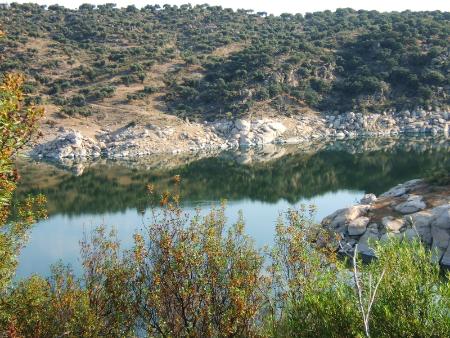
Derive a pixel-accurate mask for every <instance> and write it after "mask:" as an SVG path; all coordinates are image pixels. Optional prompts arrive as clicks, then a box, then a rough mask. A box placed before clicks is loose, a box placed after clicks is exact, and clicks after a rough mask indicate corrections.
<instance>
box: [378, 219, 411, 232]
mask: <svg viewBox="0 0 450 338" xmlns="http://www.w3.org/2000/svg"><path fill="white" fill-rule="evenodd" d="M381 223H382V224H383V226H384V228H385V229H386V230H387V231H392V232H399V231H400V229H401V228H403V227H404V226H405V225H406V221H405V220H404V219H401V218H394V217H392V216H385V217H383V219H382V220H381Z"/></svg>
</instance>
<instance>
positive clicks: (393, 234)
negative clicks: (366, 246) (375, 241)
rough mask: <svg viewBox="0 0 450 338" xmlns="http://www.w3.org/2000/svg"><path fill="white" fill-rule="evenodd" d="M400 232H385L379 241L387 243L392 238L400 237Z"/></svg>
mask: <svg viewBox="0 0 450 338" xmlns="http://www.w3.org/2000/svg"><path fill="white" fill-rule="evenodd" d="M401 237H402V234H400V233H396V232H386V233H385V234H383V235H382V236H381V238H380V242H381V243H387V242H389V241H390V240H392V239H394V238H401Z"/></svg>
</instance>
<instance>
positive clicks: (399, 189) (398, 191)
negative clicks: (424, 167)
mask: <svg viewBox="0 0 450 338" xmlns="http://www.w3.org/2000/svg"><path fill="white" fill-rule="evenodd" d="M422 182H423V180H421V179H416V180H411V181H407V182H405V183H403V184H399V185H397V186H395V187H393V188H392V189H390V190H388V191H387V192H385V193H384V194H381V195H380V197H399V196H402V195H404V194H406V193H407V192H408V191H410V190H411V189H412V188H414V187H416V186H417V185H419V184H421V183H422Z"/></svg>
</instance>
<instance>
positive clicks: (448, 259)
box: [441, 245, 450, 266]
mask: <svg viewBox="0 0 450 338" xmlns="http://www.w3.org/2000/svg"><path fill="white" fill-rule="evenodd" d="M441 264H442V265H445V266H450V245H449V246H448V247H447V250H445V252H444V254H443V256H442V259H441Z"/></svg>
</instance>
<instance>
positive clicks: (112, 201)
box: [16, 137, 450, 278]
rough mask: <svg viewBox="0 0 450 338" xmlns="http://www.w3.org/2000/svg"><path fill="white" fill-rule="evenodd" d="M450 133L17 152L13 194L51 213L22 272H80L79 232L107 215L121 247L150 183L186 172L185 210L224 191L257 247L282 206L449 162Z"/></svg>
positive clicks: (340, 195)
mask: <svg viewBox="0 0 450 338" xmlns="http://www.w3.org/2000/svg"><path fill="white" fill-rule="evenodd" d="M449 150H450V141H449V140H448V139H433V138H425V137H421V138H388V139H387V138H384V139H357V140H350V141H337V142H334V143H329V144H321V145H309V146H298V145H296V146H283V147H281V146H270V147H265V148H263V149H259V150H256V149H249V150H242V151H235V152H224V153H220V154H215V155H214V156H205V155H203V156H199V155H178V156H169V155H155V156H152V157H150V158H147V159H142V160H138V161H115V162H112V161H107V160H99V161H96V162H93V163H89V164H76V165H74V166H72V167H63V166H60V165H54V164H49V163H43V162H33V161H29V160H24V159H21V160H19V161H18V163H17V164H18V168H19V171H20V174H21V176H22V179H21V182H20V184H19V186H18V190H17V193H16V200H20V199H23V198H24V196H26V195H27V194H36V193H43V194H45V195H46V197H47V200H48V213H49V217H48V219H46V220H43V221H40V222H38V223H37V224H36V225H35V226H34V227H33V229H32V231H31V234H30V240H29V242H28V244H27V246H26V247H25V248H24V249H23V251H22V252H21V255H20V259H19V267H18V272H17V276H18V277H19V278H20V277H26V276H30V275H32V274H40V275H48V274H49V271H50V266H51V264H54V263H56V262H58V261H59V260H61V261H62V262H63V263H64V264H70V265H71V266H72V267H73V269H74V271H75V272H77V273H78V272H79V271H80V262H79V241H80V240H81V239H82V238H83V236H84V234H87V233H89V232H90V231H91V230H92V229H94V228H95V227H96V226H98V225H101V224H104V225H107V226H112V227H115V228H116V230H117V233H118V237H119V239H120V240H121V242H122V243H123V245H124V246H125V247H128V246H130V245H131V242H132V234H133V233H134V232H135V231H136V230H137V229H139V228H140V227H141V226H142V224H145V223H146V222H149V212H148V210H149V202H148V196H147V193H146V185H147V184H154V186H155V190H156V191H159V192H163V191H166V190H171V189H174V187H173V183H172V177H173V176H174V175H180V176H181V185H180V192H181V197H182V204H183V206H184V208H185V209H186V210H187V211H188V212H191V213H192V212H194V210H195V209H196V208H201V209H202V212H207V210H208V209H209V208H210V207H211V205H217V204H218V203H220V201H221V200H222V199H226V200H227V211H226V213H227V216H228V220H229V222H233V221H234V220H236V219H237V217H238V212H239V211H240V210H242V211H243V215H244V219H245V221H246V231H247V233H248V234H249V235H250V236H252V237H253V238H254V239H255V243H256V245H257V246H259V247H262V246H264V245H270V244H271V242H272V239H273V235H274V228H275V224H276V221H277V218H278V217H279V215H280V213H282V212H284V211H286V210H287V209H288V208H291V207H298V206H300V205H301V204H304V205H315V207H316V208H317V212H316V214H315V219H316V220H318V221H320V220H321V219H322V218H323V217H324V216H326V215H328V214H330V213H331V212H333V211H334V210H336V209H338V208H342V207H345V206H349V205H351V204H354V203H355V202H357V201H358V200H359V199H360V198H361V197H362V196H363V195H364V194H365V193H369V192H371V193H375V194H379V193H382V192H384V191H386V190H388V189H389V188H390V187H392V186H394V185H396V184H398V183H401V182H404V181H406V180H409V179H414V178H419V177H425V176H427V175H429V174H430V173H433V172H435V171H442V170H446V171H448V170H449V169H450V156H449Z"/></svg>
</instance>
